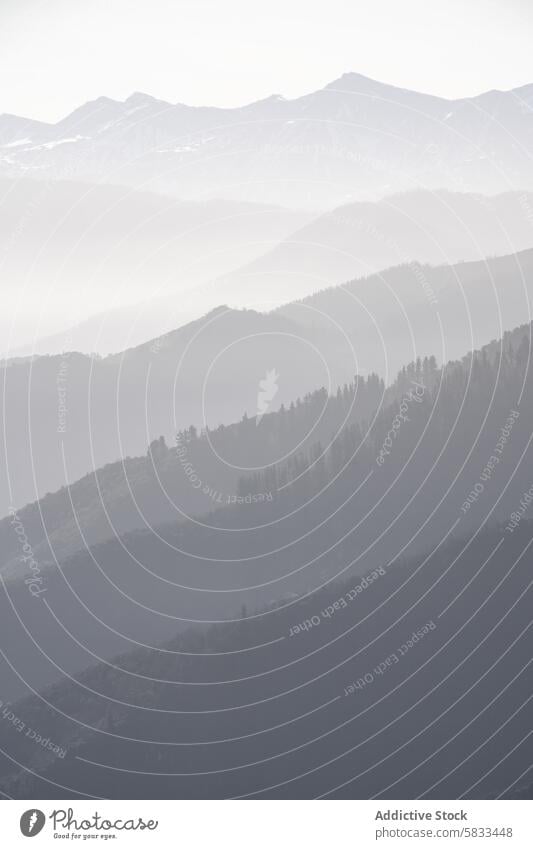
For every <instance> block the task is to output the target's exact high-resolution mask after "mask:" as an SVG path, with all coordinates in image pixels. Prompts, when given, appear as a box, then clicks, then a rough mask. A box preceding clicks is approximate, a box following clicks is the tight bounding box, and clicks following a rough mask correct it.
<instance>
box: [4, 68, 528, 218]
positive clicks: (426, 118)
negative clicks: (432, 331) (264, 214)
mask: <svg viewBox="0 0 533 849" xmlns="http://www.w3.org/2000/svg"><path fill="white" fill-rule="evenodd" d="M532 108H533V85H528V86H523V87H522V88H518V89H514V90H512V91H508V92H502V91H489V92H486V93H484V94H481V95H479V96H477V97H470V98H463V99H459V100H446V99H444V98H441V97H435V96H432V95H427V94H421V93H418V92H413V91H408V90H406V89H402V88H398V87H395V86H392V85H386V84H384V83H380V82H376V81H375V80H371V79H369V78H367V77H364V76H362V75H360V74H356V73H347V74H344V75H343V76H342V77H340V78H339V79H337V80H334V81H333V82H331V83H330V84H329V85H327V86H326V87H325V88H323V89H321V90H320V91H316V92H313V93H311V94H307V95H304V96H303V97H298V98H296V99H294V100H287V99H285V98H284V97H282V96H280V95H273V96H272V97H269V98H266V99H265V100H261V101H258V102H256V103H251V104H249V105H247V106H243V107H239V108H235V109H220V108H211V107H190V106H185V105H183V104H171V103H166V102H164V101H161V100H157V99H155V98H153V97H150V96H149V95H146V94H143V93H139V92H137V93H135V94H133V95H132V96H131V97H129V98H128V99H127V100H126V101H124V102H120V101H115V100H111V99H109V98H106V97H100V98H98V99H97V100H95V101H92V102H90V103H87V104H85V105H83V106H80V107H79V108H78V109H76V110H75V111H74V112H72V113H71V114H70V115H68V116H66V117H65V118H63V119H62V120H60V121H59V122H58V123H57V124H46V123H43V122H39V121H34V120H31V119H26V118H20V117H17V116H13V115H3V116H1V117H0V144H1V145H2V147H1V148H0V150H1V156H0V166H1V168H2V172H3V174H4V175H5V176H11V177H13V176H15V177H18V176H20V175H21V174H24V175H28V174H31V175H35V176H37V177H39V178H45V179H64V178H69V179H81V180H84V181H85V180H87V181H92V182H100V181H102V180H105V181H106V182H113V183H116V182H118V183H122V184H125V185H129V186H134V187H135V188H137V189H139V188H143V189H153V190H156V191H161V192H164V193H168V194H173V195H177V196H178V197H180V198H181V199H182V200H185V199H187V200H206V199H209V198H219V197H224V198H226V199H233V200H238V201H254V202H259V203H269V204H271V203H274V204H281V205H283V206H289V207H296V208H308V209H313V210H316V209H324V208H331V207H334V206H338V205H340V204H345V203H349V202H352V201H355V200H363V199H377V198H380V197H382V196H383V195H385V194H391V193H393V192H399V191H406V190H410V189H413V188H415V187H425V188H430V189H436V188H447V189H453V190H457V189H459V190H461V191H474V192H483V193H496V192H502V191H507V190H509V189H521V190H524V189H532V188H533V167H532V163H531V159H530V156H529V153H528V151H529V150H530V149H531V141H532V134H533V113H532Z"/></svg>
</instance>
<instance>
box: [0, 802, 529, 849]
mask: <svg viewBox="0 0 533 849" xmlns="http://www.w3.org/2000/svg"><path fill="white" fill-rule="evenodd" d="M532 813H533V803H532V802H531V801H469V802H461V801H432V802H418V801H415V802H412V801H386V802H379V801H365V800H353V801H345V800H343V801H332V802H328V801H323V802H319V801H289V800H287V801H285V800H283V801H278V800H267V801H172V800H170V801H168V800H167V801H151V800H133V801H107V800H103V801H96V800H92V801H86V800H83V801H55V800H54V801H51V802H48V801H32V802H28V801H14V800H9V801H8V800H6V801H2V802H0V835H1V837H0V845H1V846H5V847H9V849H11V847H13V846H23V845H24V846H27V845H28V839H31V838H35V839H36V843H35V844H34V845H35V846H36V847H38V846H50V845H52V844H53V845H55V846H58V845H62V844H64V843H65V842H66V841H71V843H70V844H69V845H72V842H73V843H78V844H80V845H81V844H84V845H87V844H90V845H92V846H94V845H96V846H101V845H103V843H106V844H107V845H111V846H120V847H127V846H146V847H150V846H154V847H155V846H157V847H167V846H174V847H179V846H185V847H187V849H191V848H192V849H204V847H205V849H212V847H213V846H223V847H225V846H228V847H231V849H241V847H242V849H248V847H250V846H252V847H253V849H272V847H273V846H276V847H281V849H286V847H287V849H290V847H293V846H294V847H305V849H307V847H331V846H332V845H333V844H335V845H337V846H338V845H340V846H341V847H342V849H345V847H354V849H365V848H366V847H368V846H397V847H398V849H400V847H402V846H406V847H407V846H411V847H415V846H420V847H422V846H424V847H431V846H432V845H433V846H434V847H435V849H437V847H452V846H471V847H472V849H474V847H476V846H484V847H505V849H507V847H509V849H511V847H513V849H526V848H527V849H531V847H532V846H533V836H532V832H533V829H532V825H531V818H532V817H531V815H532Z"/></svg>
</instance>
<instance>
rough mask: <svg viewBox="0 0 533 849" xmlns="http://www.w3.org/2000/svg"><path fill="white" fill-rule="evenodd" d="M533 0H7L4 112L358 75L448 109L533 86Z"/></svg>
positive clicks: (2, 4)
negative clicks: (437, 99) (472, 98)
mask: <svg viewBox="0 0 533 849" xmlns="http://www.w3.org/2000/svg"><path fill="white" fill-rule="evenodd" d="M532 36H533V3H532V2H531V0H366V2H361V0H323V2H316V0H268V1H267V2H264V0H262V2H257V0H0V79H1V80H2V86H1V90H0V113H1V112H13V113H15V114H19V115H25V116H27V117H34V118H40V119H42V120H48V121H55V120H58V119H59V118H60V117H62V116H64V115H65V114H67V113H68V112H70V111H72V110H73V109H74V108H75V107H76V106H79V105H80V104H82V103H84V102H86V101H88V100H92V99H95V98H96V97H99V96H100V95H107V96H109V97H113V98H116V99H118V100H124V99H125V98H126V97H128V95H130V94H131V93H132V92H133V91H144V92H147V93H149V94H152V95H154V96H156V97H160V98H162V99H164V100H168V101H170V102H173V103H175V102H181V103H188V104H191V105H213V106H237V105H241V104H244V103H248V102H251V101H253V100H258V99H260V98H262V97H267V96H268V95H270V94H274V93H275V94H278V93H279V94H283V95H285V96H286V97H296V96H298V95H301V94H305V93H307V92H310V91H314V90H316V89H318V88H321V87H323V86H324V85H325V84H326V83H328V82H330V81H331V80H333V79H336V78H337V77H339V76H340V75H341V74H343V73H344V72H346V71H356V72H358V73H361V74H366V75H367V76H370V77H373V78H375V79H378V80H381V81H383V82H389V83H393V84H395V85H399V86H402V87H405V88H412V89H417V90H419V91H426V92H430V93H433V94H439V95H441V96H444V97H461V96H469V95H472V94H477V93H479V92H481V91H485V90H488V89H491V88H501V89H510V88H514V87H517V86H519V85H524V84H526V83H530V82H533V51H532V50H531V42H532Z"/></svg>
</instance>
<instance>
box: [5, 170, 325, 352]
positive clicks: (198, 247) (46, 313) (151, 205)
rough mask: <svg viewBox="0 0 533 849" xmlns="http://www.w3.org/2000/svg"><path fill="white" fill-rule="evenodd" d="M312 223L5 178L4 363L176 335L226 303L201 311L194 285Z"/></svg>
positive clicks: (274, 213) (230, 206) (286, 214)
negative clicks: (21, 356) (14, 357)
mask: <svg viewBox="0 0 533 849" xmlns="http://www.w3.org/2000/svg"><path fill="white" fill-rule="evenodd" d="M309 217H310V216H309V214H308V213H299V212H292V211H290V210H286V209H281V208H280V207H273V206H264V205H259V204H251V203H236V202H234V201H223V200H201V201H194V202H193V201H182V200H179V199H177V198H175V197H170V196H168V195H161V194H159V195H158V194H155V193H154V192H150V191H147V190H146V188H145V187H140V189H139V190H132V189H131V188H128V187H126V186H120V185H99V184H88V183H81V182H72V181H70V180H65V181H51V182H46V183H45V182H43V181H40V180H35V179H30V178H28V177H25V178H19V179H17V180H7V179H2V180H0V239H1V241H2V244H3V254H2V269H3V270H2V277H3V287H2V289H3V293H4V307H5V309H4V311H3V315H2V317H1V318H0V332H1V338H2V354H3V353H4V352H5V351H8V352H15V353H25V354H28V353H47V354H50V353H59V352H61V351H63V350H65V349H66V350H76V351H81V352H84V353H92V352H93V351H97V352H98V353H100V354H107V353H109V352H116V351H122V350H124V349H125V348H128V347H132V346H133V345H136V344H138V343H139V341H143V342H144V341H146V340H147V339H151V338H153V337H154V336H158V335H160V334H161V333H163V332H168V331H169V330H174V329H175V328H176V327H178V326H180V325H182V324H186V323H187V322H188V321H191V320H192V319H195V318H199V317H200V316H201V315H204V314H205V313H206V312H208V311H209V310H210V309H212V308H213V307H214V306H217V305H219V304H220V303H224V297H223V295H222V294H221V295H220V296H219V297H218V298H217V299H216V300H215V299H214V298H213V299H212V300H211V302H210V303H209V302H206V301H205V300H202V301H197V300H195V296H194V294H193V292H192V290H193V289H194V288H195V287H196V286H199V285H201V284H203V283H206V282H208V281H211V280H213V278H215V277H219V276H220V275H221V274H224V273H226V272H228V271H230V270H232V269H234V268H238V267H240V266H241V265H242V264H243V263H246V262H249V261H250V260H252V259H254V258H255V257H257V256H259V255H260V254H262V253H264V252H265V250H268V249H269V248H270V247H273V246H274V245H276V244H277V243H278V242H279V240H280V239H282V238H284V237H285V236H287V235H289V234H290V233H292V232H293V231H294V230H295V229H297V228H298V227H300V226H301V225H302V224H304V223H306V222H307V221H308V220H309ZM169 296H172V301H171V303H170V304H169V303H168V301H165V302H164V304H163V305H160V303H159V302H160V300H161V299H162V298H169ZM106 310H107V311H108V313H105V311H106ZM103 312H104V314H102V313H103ZM90 314H92V316H93V317H91V319H90V320H87V317H88V315H90ZM95 314H96V315H95ZM50 334H57V335H56V336H54V337H53V338H49V336H50ZM41 337H47V338H44V339H41ZM23 343H26V345H25V348H24V347H23ZM33 343H35V346H34V344H33Z"/></svg>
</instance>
